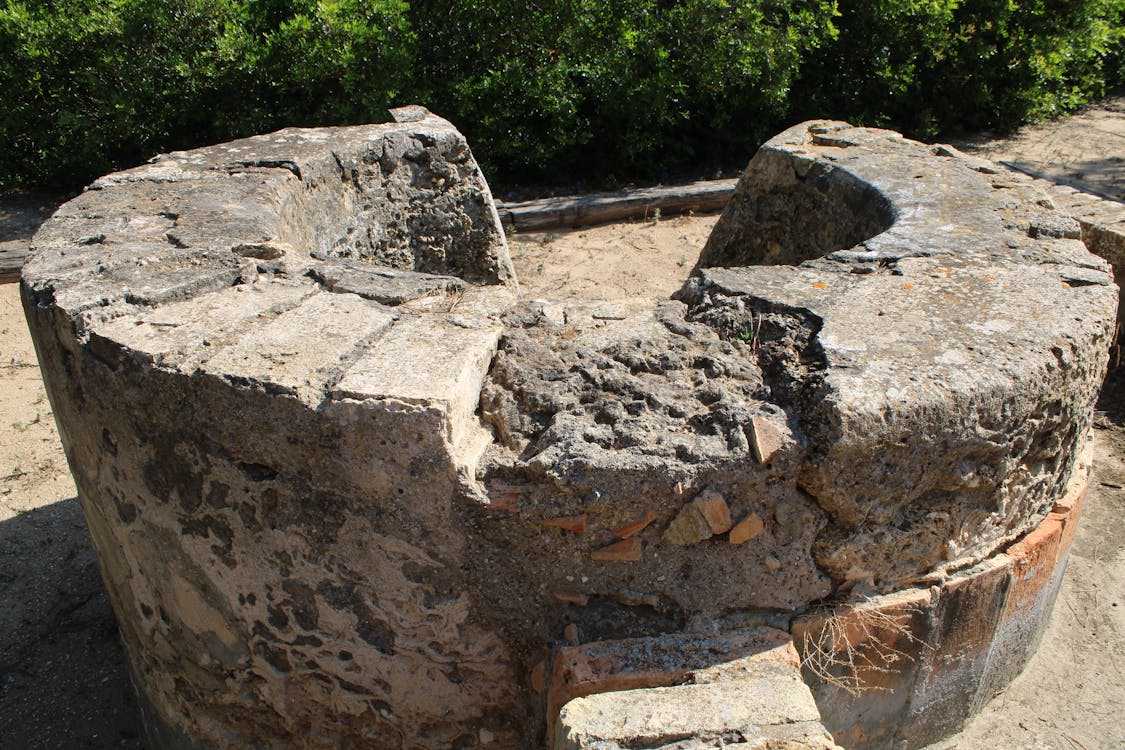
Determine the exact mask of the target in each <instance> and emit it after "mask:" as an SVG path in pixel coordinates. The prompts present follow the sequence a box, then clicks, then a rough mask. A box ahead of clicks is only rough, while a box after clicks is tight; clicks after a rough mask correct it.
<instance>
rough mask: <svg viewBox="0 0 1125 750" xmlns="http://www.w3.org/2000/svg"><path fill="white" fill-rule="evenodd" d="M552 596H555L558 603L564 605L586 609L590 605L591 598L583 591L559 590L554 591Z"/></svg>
mask: <svg viewBox="0 0 1125 750" xmlns="http://www.w3.org/2000/svg"><path fill="white" fill-rule="evenodd" d="M551 596H553V597H554V598H555V599H556V600H557V601H560V602H562V603H563V604H576V605H578V606H579V607H585V606H586V605H587V604H589V603H590V597H588V596H586V595H585V594H583V593H582V592H581V591H566V590H564V589H559V590H557V591H552V592H551Z"/></svg>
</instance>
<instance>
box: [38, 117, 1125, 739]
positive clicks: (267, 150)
mask: <svg viewBox="0 0 1125 750" xmlns="http://www.w3.org/2000/svg"><path fill="white" fill-rule="evenodd" d="M394 114H395V117H396V120H397V122H395V123H390V124H384V125H371V126H362V127H351V128H329V129H314V130H297V129H290V130H283V131H279V132H277V133H273V134H270V135H264V136H258V137H254V138H248V139H245V140H241V141H235V142H232V143H227V144H223V145H219V146H214V147H210V148H205V149H199V150H195V151H189V152H177V153H172V154H168V155H164V156H160V157H157V158H156V159H154V160H153V161H152V162H151V163H150V164H148V165H146V166H143V167H140V168H137V169H132V170H128V171H125V172H120V173H117V174H112V175H109V176H107V177H104V178H102V179H100V180H98V181H97V182H95V183H94V184H93V185H91V187H90V189H88V190H87V191H86V192H84V193H83V194H82V195H80V196H79V197H77V198H76V199H74V200H73V201H71V202H70V203H67V204H66V205H64V206H63V207H62V208H60V209H59V211H58V212H57V213H56V214H55V215H54V217H53V218H51V219H50V220H49V221H48V222H47V223H46V224H44V226H43V227H42V229H41V230H40V232H39V233H38V235H37V236H36V238H35V240H34V247H33V250H32V256H31V259H30V261H29V263H28V264H27V266H26V267H25V269H24V272H23V299H24V303H25V306H26V312H27V316H28V320H29V322H30V325H31V330H32V333H33V335H34V338H35V342H36V347H37V350H38V353H39V358H40V362H41V365H42V370H43V376H44V379H45V381H46V385H47V389H48V392H49V394H50V397H51V402H52V405H53V408H54V411H55V414H56V418H57V419H58V422H59V429H60V433H61V435H62V438H63V443H64V446H65V448H66V452H67V456H68V459H69V461H70V465H71V469H72V471H73V473H74V476H75V480H76V482H77V485H78V489H79V494H80V496H81V500H82V504H83V508H84V510H85V513H86V518H87V520H88V523H89V527H90V531H91V534H92V537H93V541H94V546H95V548H96V549H97V552H98V555H99V559H100V563H101V570H102V575H103V577H104V579H105V582H106V586H107V589H108V591H109V594H110V597H111V599H112V602H113V605H114V608H115V611H116V613H117V617H118V622H119V625H120V628H121V634H122V639H123V641H124V643H125V647H126V650H127V652H128V655H129V659H130V662H131V668H132V673H133V678H134V682H135V685H136V687H137V690H138V694H139V695H140V696H141V701H142V704H143V711H144V719H145V725H146V732H147V733H148V740H149V744H150V746H152V747H162V748H220V747H276V748H281V747H307V748H329V747H332V748H335V747H369V748H411V749H414V748H419V749H422V748H426V749H430V748H432V749H435V750H436V749H438V748H441V749H443V750H445V749H448V748H475V747H491V748H532V747H545V746H552V747H555V748H560V749H561V748H587V749H589V750H593V749H594V748H598V749H599V750H611V749H613V748H618V749H621V748H641V747H643V748H656V747H666V748H678V749H680V750H688V749H689V748H710V747H718V746H720V745H724V746H725V745H730V746H734V747H743V748H766V747H769V748H775V747H789V748H807V747H822V748H828V747H833V746H834V745H833V741H834V742H835V743H838V744H839V745H841V746H844V747H847V748H914V747H921V746H923V745H925V744H927V743H929V742H932V741H934V740H936V739H938V738H940V737H942V736H945V735H947V734H949V733H951V732H954V731H956V730H957V729H958V728H959V727H960V726H961V724H962V722H963V721H964V720H965V718H966V716H967V715H968V714H969V713H971V711H972V710H974V709H975V708H976V707H979V706H980V705H981V704H982V703H983V702H984V701H986V700H988V699H989V698H990V697H991V696H992V695H993V694H995V692H996V691H997V690H998V689H999V688H1001V687H1003V685H1005V684H1006V683H1007V682H1008V681H1009V680H1010V679H1011V678H1012V677H1013V676H1014V675H1015V674H1017V673H1018V671H1019V669H1020V668H1021V667H1022V665H1023V663H1024V661H1025V660H1026V659H1027V658H1028V656H1029V655H1030V653H1031V651H1032V650H1033V649H1034V647H1035V643H1036V640H1037V638H1038V634H1039V632H1041V631H1040V628H1041V626H1042V625H1043V624H1044V622H1045V620H1046V617H1047V615H1048V613H1049V611H1050V606H1051V603H1052V601H1053V598H1054V593H1055V587H1056V586H1057V584H1058V580H1059V577H1060V576H1061V574H1062V570H1063V567H1064V566H1065V561H1066V552H1067V550H1068V548H1069V540H1070V536H1071V534H1072V533H1073V527H1074V523H1075V522H1076V520H1077V512H1078V502H1079V501H1080V499H1081V494H1082V490H1083V488H1084V482H1085V476H1086V464H1085V459H1084V458H1083V448H1084V444H1085V440H1086V435H1087V431H1088V428H1089V425H1090V421H1091V414H1092V408H1093V404H1094V400H1095V397H1096V394H1097V392H1098V388H1099V386H1100V384H1101V380H1102V377H1103V375H1104V372H1105V368H1106V363H1107V347H1108V345H1109V341H1110V338H1111V336H1112V333H1113V329H1114V321H1115V311H1116V305H1117V289H1116V287H1115V286H1114V285H1113V280H1112V276H1111V274H1110V272H1109V270H1108V268H1107V265H1106V264H1105V262H1104V261H1102V260H1101V259H1099V258H1098V257H1096V256H1093V255H1091V254H1090V253H1088V252H1087V251H1086V248H1085V247H1084V246H1083V244H1082V243H1081V241H1080V240H1079V239H1078V237H1079V227H1078V225H1077V224H1076V223H1075V222H1074V221H1073V220H1071V219H1069V218H1067V217H1065V216H1063V215H1061V214H1059V213H1058V212H1056V211H1054V210H1053V208H1052V206H1051V204H1050V202H1049V201H1048V200H1047V199H1046V198H1044V197H1043V196H1042V195H1041V194H1038V193H1036V192H1035V191H1034V190H1033V189H1031V188H1029V187H1028V186H1026V185H1025V184H1023V183H1019V182H1015V181H1012V180H1011V179H1010V178H1007V177H1005V176H1004V175H1002V174H1000V173H999V171H998V170H997V169H995V168H993V167H992V166H991V165H990V164H988V163H987V162H983V161H979V160H973V159H971V158H968V157H966V156H964V155H962V154H960V153H958V152H956V151H954V150H953V149H950V148H948V147H944V146H933V147H931V146H926V145H923V144H920V143H916V142H913V141H909V140H905V139H903V138H902V137H901V136H899V135H897V134H895V133H891V132H888V131H881V130H871V129H860V128H853V127H851V126H849V125H847V124H845V123H839V122H813V123H805V124H802V125H799V126H797V127H794V128H791V129H790V130H787V131H785V132H784V133H782V134H781V135H779V136H777V137H776V138H774V139H773V140H771V141H770V142H769V143H767V144H766V145H765V146H764V147H763V148H762V149H761V150H760V151H759V153H758V154H757V155H756V156H755V157H754V159H753V161H751V162H750V165H749V167H748V168H747V170H746V172H745V174H744V176H743V177H742V180H741V182H740V184H739V187H738V189H737V191H736V193H735V196H734V198H733V199H732V200H731V203H730V204H729V206H728V207H727V209H726V211H725V212H724V213H723V216H722V218H721V219H720V220H719V223H718V224H717V225H716V227H715V230H714V232H713V234H712V236H711V238H710V240H709V241H708V243H707V245H706V247H705V249H704V250H703V252H702V254H701V255H700V257H699V260H698V263H697V265H696V267H695V269H694V270H693V271H692V273H691V275H690V278H688V279H687V280H686V282H685V284H684V286H683V287H682V289H680V291H679V292H678V293H677V294H676V295H675V298H674V299H666V300H653V301H652V302H651V303H647V302H645V303H641V302H637V301H635V300H634V301H631V302H629V303H623V304H621V305H612V304H605V303H597V302H583V301H581V300H573V299H570V300H568V299H559V300H527V299H521V298H520V294H519V288H518V285H517V282H516V278H515V274H514V272H513V268H512V264H511V261H510V259H509V254H508V249H507V245H506V243H505V238H504V233H503V231H502V229H501V227H500V224H499V221H498V219H497V214H496V210H495V207H494V205H493V202H492V198H491V196H490V194H489V190H488V187H487V185H486V184H485V181H484V179H483V177H482V176H481V173H480V171H479V169H478V168H477V166H476V163H475V162H474V160H473V157H472V155H471V153H470V151H469V148H468V146H467V144H466V142H465V140H464V138H463V137H462V136H461V135H460V134H459V133H458V132H457V131H456V130H455V129H454V128H453V127H452V126H451V125H450V124H449V123H447V122H446V121H444V120H442V119H440V118H438V117H435V116H433V115H431V114H430V113H428V112H426V111H425V110H423V109H421V108H418V107H411V108H404V109H401V110H396V111H395V113H394ZM814 701H815V702H814ZM826 730H827V731H826ZM828 732H830V733H831V735H832V737H833V738H834V740H833V739H832V738H830V737H829V735H828Z"/></svg>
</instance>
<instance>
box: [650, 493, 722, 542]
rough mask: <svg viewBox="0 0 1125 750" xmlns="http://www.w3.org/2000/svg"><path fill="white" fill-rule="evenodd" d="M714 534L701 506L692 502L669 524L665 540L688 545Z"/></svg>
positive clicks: (665, 532) (665, 531)
mask: <svg viewBox="0 0 1125 750" xmlns="http://www.w3.org/2000/svg"><path fill="white" fill-rule="evenodd" d="M714 534H715V532H713V531H712V530H711V524H709V523H707V519H706V518H704V517H703V513H702V512H700V510H699V507H698V506H697V505H696V504H695V503H694V502H690V503H688V504H687V505H685V506H684V507H683V509H682V510H681V511H680V512H679V514H678V515H677V516H676V517H675V518H673V519H672V523H670V524H668V528H667V529H665V530H664V541H666V542H668V543H669V544H674V545H676V546H677V547H686V546H688V545H689V544H696V543H697V542H702V541H703V540H704V539H710V538H711V537H712V536H714ZM633 538H634V539H635V538H636V537H633Z"/></svg>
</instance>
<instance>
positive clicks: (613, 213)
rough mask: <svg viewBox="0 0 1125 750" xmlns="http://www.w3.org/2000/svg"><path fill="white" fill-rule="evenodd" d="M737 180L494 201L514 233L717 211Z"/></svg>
mask: <svg viewBox="0 0 1125 750" xmlns="http://www.w3.org/2000/svg"><path fill="white" fill-rule="evenodd" d="M737 182H738V180H736V179H731V180H707V181H703V182H693V183H691V184H690V185H673V186H669V187H652V188H641V189H639V190H622V191H619V192H615V193H592V194H590V195H573V196H563V197H558V198H543V199H540V200H534V201H523V202H519V203H498V204H497V206H496V208H497V210H498V211H499V212H500V221H501V222H502V223H503V224H504V226H506V227H513V228H515V230H516V231H517V232H535V231H540V230H544V229H557V228H560V227H580V226H587V225H590V224H605V223H608V222H612V221H622V220H625V219H643V218H652V217H653V216H654V215H655V213H656V211H658V210H659V211H660V214H661V215H663V216H670V215H672V214H676V213H684V212H687V211H692V212H695V213H706V212H710V211H718V210H721V209H722V208H723V207H724V206H725V205H726V204H727V200H728V199H729V198H730V196H731V193H733V192H734V186H735V184H736V183H737Z"/></svg>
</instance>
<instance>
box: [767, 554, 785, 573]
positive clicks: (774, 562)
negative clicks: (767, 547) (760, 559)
mask: <svg viewBox="0 0 1125 750" xmlns="http://www.w3.org/2000/svg"><path fill="white" fill-rule="evenodd" d="M765 563H766V567H767V568H769V569H770V570H781V560H778V559H777V558H776V557H775V556H773V555H766V559H765Z"/></svg>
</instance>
